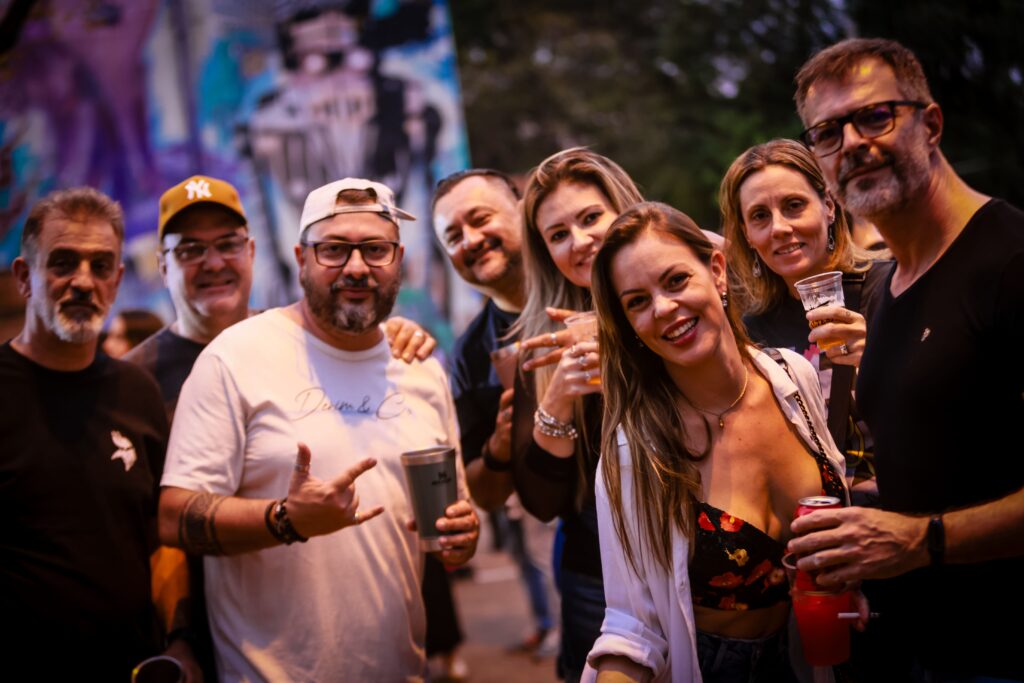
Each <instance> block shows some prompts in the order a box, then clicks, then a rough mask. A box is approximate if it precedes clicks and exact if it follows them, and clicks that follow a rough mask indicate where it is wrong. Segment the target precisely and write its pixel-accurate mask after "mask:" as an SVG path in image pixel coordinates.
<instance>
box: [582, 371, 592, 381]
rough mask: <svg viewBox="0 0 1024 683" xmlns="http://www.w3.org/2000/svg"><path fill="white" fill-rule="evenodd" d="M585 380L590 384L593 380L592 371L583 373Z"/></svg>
mask: <svg viewBox="0 0 1024 683" xmlns="http://www.w3.org/2000/svg"><path fill="white" fill-rule="evenodd" d="M583 379H585V380H586V381H587V382H588V383H589V382H590V380H591V379H592V377H591V374H590V370H584V371H583Z"/></svg>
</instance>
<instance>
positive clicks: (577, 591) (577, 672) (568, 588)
mask: <svg viewBox="0 0 1024 683" xmlns="http://www.w3.org/2000/svg"><path fill="white" fill-rule="evenodd" d="M558 587H559V589H560V590H561V591H562V648H561V652H559V653H558V670H559V673H560V674H561V675H562V676H563V677H564V678H565V680H566V683H576V682H577V681H579V680H580V676H582V675H583V667H584V666H585V665H586V663H587V655H588V654H590V650H591V648H593V647H594V641H595V640H597V637H598V636H600V635H601V623H602V622H604V605H605V603H604V584H603V583H602V581H601V580H600V579H597V578H594V577H593V576H587V575H586V574H577V573H576V572H570V571H566V570H564V569H563V570H562V572H561V575H560V576H559V586H558Z"/></svg>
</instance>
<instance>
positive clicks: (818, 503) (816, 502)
mask: <svg viewBox="0 0 1024 683" xmlns="http://www.w3.org/2000/svg"><path fill="white" fill-rule="evenodd" d="M842 506H843V504H842V503H841V502H840V500H839V499H838V498H836V497H835V496H807V497H806V498H801V499H800V500H798V501H797V506H796V516H797V517H803V516H804V515H806V514H807V513H808V512H814V511H815V510H832V509H835V508H841V507H842Z"/></svg>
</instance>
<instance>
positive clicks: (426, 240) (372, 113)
mask: <svg viewBox="0 0 1024 683" xmlns="http://www.w3.org/2000/svg"><path fill="white" fill-rule="evenodd" d="M0 16H2V20H0V268H3V267H6V266H7V265H8V264H9V263H10V261H11V260H12V259H13V258H14V257H15V256H16V255H17V253H18V240H19V239H20V229H21V225H22V223H23V222H24V218H25V213H26V211H27V208H28V207H29V206H30V205H31V204H32V203H33V202H34V201H35V200H36V199H38V198H39V197H41V196H42V195H44V194H46V193H47V192H49V191H50V190H52V189H55V188H59V187H69V186H74V185H83V184H86V185H92V186H94V187H98V188H100V189H102V190H104V191H105V192H107V193H109V194H111V195H112V196H114V197H115V198H117V199H118V200H119V201H120V202H121V203H122V205H123V206H124V208H125V214H126V219H127V228H126V231H127V247H126V254H125V261H126V265H127V266H128V273H127V276H126V280H125V283H124V284H123V285H122V289H121V294H120V296H119V299H118V306H119V307H140V306H141V307H148V308H152V309H155V310H157V311H159V312H161V313H162V314H163V315H164V316H165V318H169V317H170V309H169V303H168V300H167V299H166V296H165V294H164V292H163V288H162V284H161V282H160V280H159V275H158V273H157V272H156V268H155V264H156V261H155V252H156V250H157V247H158V245H157V243H156V217H157V200H158V198H159V196H160V194H161V192H162V191H163V190H164V189H166V188H167V187H170V186H171V185H173V184H174V183H176V182H178V181H180V180H181V179H182V178H183V177H185V176H187V175H190V174H192V173H197V172H198V173H205V174H209V175H213V176H217V177H221V178H225V179H227V180H229V181H231V182H232V183H233V184H235V185H236V186H237V187H238V188H239V191H240V193H241V195H242V200H243V203H244V204H245V207H246V212H247V214H248V215H249V219H250V230H251V231H252V234H253V236H254V237H255V239H256V242H257V274H256V278H255V284H254V288H253V302H252V303H253V305H254V306H256V307H258V308H263V307H268V306H276V305H281V304H284V303H288V302H290V301H293V300H295V298H297V296H298V288H297V281H296V277H295V269H294V256H293V253H292V248H293V245H294V244H295V242H296V240H297V237H298V235H297V225H298V216H299V213H300V212H301V209H302V202H303V200H304V199H305V196H306V194H307V193H308V192H309V190H310V189H312V188H314V187H317V186H319V185H322V184H324V183H326V182H329V181H331V180H335V179H337V178H341V177H344V176H348V175H352V176H361V177H367V178H372V179H375V180H379V181H382V182H384V183H386V184H388V185H389V186H391V187H392V188H393V189H394V190H395V192H396V193H397V195H398V199H399V205H400V206H402V207H403V208H405V209H407V210H408V211H410V212H411V213H413V214H415V215H416V216H417V218H418V220H417V221H415V222H411V223H406V224H403V226H402V239H403V241H404V242H405V243H406V263H405V272H404V277H405V284H404V286H403V291H402V296H401V297H400V299H399V308H400V311H399V312H400V313H402V314H404V315H408V316H410V317H413V318H415V319H417V320H420V321H421V322H424V323H425V324H427V325H428V326H429V327H430V328H431V329H432V330H433V331H434V332H435V334H437V335H438V336H439V338H440V339H441V341H442V343H443V344H444V343H445V342H446V341H448V340H449V339H450V338H451V335H452V326H453V325H454V327H455V329H456V330H457V329H459V328H460V325H461V323H463V322H464V321H465V320H467V319H468V318H469V317H471V316H472V315H473V313H475V309H476V306H477V305H478V302H477V299H476V297H475V295H473V294H472V293H471V292H469V291H468V290H466V289H465V288H464V287H463V286H462V285H461V284H460V283H459V281H458V278H456V277H453V275H452V273H451V270H450V267H449V266H448V264H447V259H446V258H444V257H443V255H442V254H441V253H440V251H439V250H438V248H437V247H436V245H435V244H434V240H433V233H432V230H431V229H430V215H429V213H430V195H431V191H432V188H433V186H434V184H435V182H436V180H437V178H439V177H443V176H444V175H446V174H448V173H451V172H453V171H455V170H458V169H460V168H464V167H466V166H467V165H468V160H469V159H468V156H469V155H468V150H467V145H466V137H465V131H464V126H463V120H462V111H461V107H460V104H459V94H458V79H457V74H456V68H455V55H454V46H453V43H452V36H451V27H450V24H449V20H448V9H447V4H446V2H445V1H444V0H349V1H347V2H346V1H340V2H339V1H337V0H334V1H328V0H321V1H319V2H318V1H309V0H307V1H303V0H294V1H289V0H36V1H34V2H33V1H31V0H27V1H26V0H0Z"/></svg>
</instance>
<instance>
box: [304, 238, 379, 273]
mask: <svg viewBox="0 0 1024 683" xmlns="http://www.w3.org/2000/svg"><path fill="white" fill-rule="evenodd" d="M302 245H303V246H305V247H313V254H314V255H315V256H316V262H317V263H319V264H320V265H321V266H326V267H327V268H341V267H342V266H344V265H345V264H346V263H348V260H349V258H351V256H352V252H353V251H354V250H356V249H358V250H359V255H360V256H362V257H363V261H364V262H365V263H366V265H368V266H370V267H371V268H379V267H381V266H389V265H391V263H392V262H393V261H394V260H395V254H396V253H398V242H392V241H390V240H368V241H366V242H341V241H337V240H332V241H330V242H303V243H302Z"/></svg>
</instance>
